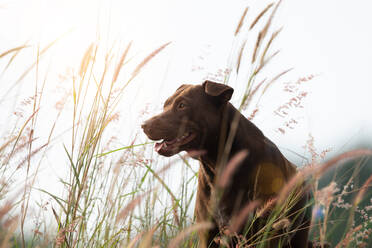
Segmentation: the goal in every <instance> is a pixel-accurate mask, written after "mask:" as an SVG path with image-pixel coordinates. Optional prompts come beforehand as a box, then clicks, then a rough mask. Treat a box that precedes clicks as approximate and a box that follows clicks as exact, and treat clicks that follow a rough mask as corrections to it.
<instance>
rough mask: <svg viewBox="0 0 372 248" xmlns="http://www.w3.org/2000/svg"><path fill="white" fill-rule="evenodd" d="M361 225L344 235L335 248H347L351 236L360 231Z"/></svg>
mask: <svg viewBox="0 0 372 248" xmlns="http://www.w3.org/2000/svg"><path fill="white" fill-rule="evenodd" d="M362 227H363V226H362V225H359V226H357V227H355V228H353V229H351V230H350V231H349V232H348V233H347V234H346V237H345V238H344V239H343V240H341V241H340V242H339V243H338V244H337V245H336V247H335V248H341V247H348V245H349V243H350V241H351V238H352V236H353V234H354V233H356V232H358V231H359V230H360V229H362Z"/></svg>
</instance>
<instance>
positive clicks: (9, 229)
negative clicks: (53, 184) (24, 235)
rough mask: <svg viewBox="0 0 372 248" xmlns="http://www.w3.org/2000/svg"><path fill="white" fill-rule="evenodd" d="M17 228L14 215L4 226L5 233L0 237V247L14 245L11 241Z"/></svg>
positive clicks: (5, 247)
mask: <svg viewBox="0 0 372 248" xmlns="http://www.w3.org/2000/svg"><path fill="white" fill-rule="evenodd" d="M17 228H18V217H17V216H16V217H14V218H12V219H11V220H10V222H9V223H8V224H7V225H6V226H5V233H2V234H5V235H4V236H2V237H1V239H2V240H1V241H2V242H1V246H0V247H1V248H8V247H14V246H12V244H13V245H14V241H12V239H13V237H14V233H15V232H16V230H17Z"/></svg>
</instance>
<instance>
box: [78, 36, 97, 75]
mask: <svg viewBox="0 0 372 248" xmlns="http://www.w3.org/2000/svg"><path fill="white" fill-rule="evenodd" d="M93 48H94V43H92V44H90V46H89V47H88V49H87V50H86V51H85V53H84V57H83V59H82V61H81V64H80V70H79V75H80V77H83V76H84V75H85V72H86V71H87V69H88V66H89V63H90V60H91V58H92V52H93Z"/></svg>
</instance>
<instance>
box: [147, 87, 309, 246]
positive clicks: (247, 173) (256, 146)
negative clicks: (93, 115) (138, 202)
mask: <svg viewBox="0 0 372 248" xmlns="http://www.w3.org/2000/svg"><path fill="white" fill-rule="evenodd" d="M232 94H233V89H232V88H231V87H229V86H227V85H223V84H219V83H214V82H211V81H206V82H204V83H203V84H202V85H182V86H181V87H179V88H178V89H177V91H176V92H175V93H174V94H173V95H172V96H171V97H169V98H168V99H167V101H166V102H165V104H164V111H163V112H162V113H161V114H159V115H157V116H154V117H153V118H151V119H149V120H147V121H146V122H145V123H144V124H143V125H142V128H143V130H144V132H145V134H146V135H147V136H148V137H149V138H150V139H152V140H161V139H163V140H164V141H162V142H160V143H157V144H156V145H155V149H156V150H157V152H158V153H159V154H160V155H163V156H172V155H174V154H176V153H178V152H180V151H187V152H191V151H195V150H198V151H205V152H204V154H202V155H199V156H198V157H197V159H198V160H199V161H200V164H201V166H200V170H199V178H198V190H197V197H196V206H195V215H196V220H197V222H203V221H212V222H213V223H214V228H212V229H211V230H208V231H207V232H200V233H199V236H200V246H201V247H218V246H219V245H218V244H217V243H216V242H215V241H214V238H215V237H217V236H219V234H220V233H221V231H222V230H221V228H226V227H227V228H228V227H229V225H230V224H231V220H232V218H233V217H234V216H237V214H239V213H241V211H242V210H243V209H244V207H246V206H247V205H248V204H249V203H250V202H252V201H254V200H256V199H259V200H261V202H263V203H265V202H267V201H268V200H270V199H272V198H274V197H275V196H277V194H278V193H279V191H280V190H281V189H282V187H283V186H284V185H285V183H286V182H288V181H289V179H290V178H291V177H292V176H293V175H294V174H295V173H296V167H295V166H294V165H292V164H291V163H290V162H289V161H288V160H287V159H286V158H285V157H284V156H283V155H282V153H281V152H280V151H279V149H278V148H277V147H276V146H275V145H274V144H273V143H272V142H271V141H270V140H269V139H268V138H266V137H265V136H264V135H263V133H262V132H261V131H260V130H259V129H258V128H257V127H256V126H255V125H254V124H253V123H252V122H250V121H249V120H247V119H246V118H245V117H244V116H243V115H242V114H241V113H240V112H239V111H238V110H237V109H235V108H234V106H233V105H232V104H231V103H229V100H230V98H231V96H232ZM240 151H246V154H247V155H246V157H245V158H244V159H242V160H241V161H240V163H239V164H238V166H236V165H235V166H236V167H237V168H235V170H234V171H233V173H232V175H231V177H230V178H229V179H230V180H229V181H228V182H229V183H228V185H227V186H225V187H224V188H223V190H222V191H218V190H219V189H218V186H217V185H216V182H217V179H218V177H219V175H221V172H222V171H223V170H222V167H225V166H226V163H227V162H228V161H230V160H231V158H233V157H234V155H236V154H238V153H239V152H240ZM190 154H191V153H190ZM219 173H220V174H219ZM304 192H306V191H302V195H301V198H300V199H299V200H298V201H297V203H296V204H294V206H293V207H292V209H291V210H290V212H291V213H295V214H292V215H291V216H289V217H288V219H289V220H290V222H291V223H290V225H289V226H290V227H289V230H287V231H289V232H288V233H289V234H285V235H282V236H283V237H284V238H281V239H280V240H279V239H278V238H276V239H273V240H272V241H271V242H267V244H266V246H265V247H277V245H278V243H279V242H281V244H283V242H284V245H282V247H298V248H304V247H308V245H309V247H311V246H310V245H311V244H310V242H309V243H308V231H309V230H308V226H309V222H310V218H309V215H308V214H305V213H304V211H301V210H303V209H306V207H305V206H307V202H308V197H309V195H308V193H304ZM307 211H308V209H307ZM294 216H296V217H294ZM245 218H246V221H248V217H247V216H245ZM256 222H261V224H260V225H259V224H256ZM262 222H263V223H265V220H263V221H262V220H261V221H257V220H256V221H255V224H254V225H253V228H251V229H250V231H249V232H248V234H247V235H246V237H247V238H249V237H252V235H253V234H254V233H252V232H256V231H258V230H259V229H260V228H262V226H263V225H262ZM252 230H253V231H252ZM291 230H292V231H291ZM294 230H295V231H294ZM242 231H243V230H242V228H241V229H239V230H237V232H238V233H241V232H242ZM281 233H282V234H283V233H285V232H284V231H282V232H281ZM276 234H278V233H276ZM229 242H230V244H234V242H237V241H236V239H231V240H230V241H229ZM232 247H235V246H232Z"/></svg>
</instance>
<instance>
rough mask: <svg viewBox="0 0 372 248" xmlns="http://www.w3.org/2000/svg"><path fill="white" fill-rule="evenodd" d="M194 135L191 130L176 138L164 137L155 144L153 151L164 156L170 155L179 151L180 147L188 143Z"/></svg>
mask: <svg viewBox="0 0 372 248" xmlns="http://www.w3.org/2000/svg"><path fill="white" fill-rule="evenodd" d="M195 137H196V134H195V133H193V132H186V133H184V134H183V135H182V136H180V137H178V138H174V139H171V140H166V139H164V140H163V141H161V142H158V143H156V144H155V151H156V152H158V153H159V154H161V155H164V156H172V155H174V154H176V153H178V152H179V151H180V147H181V146H183V145H186V144H188V143H189V142H191V141H192V140H193V139H194V138H195Z"/></svg>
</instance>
